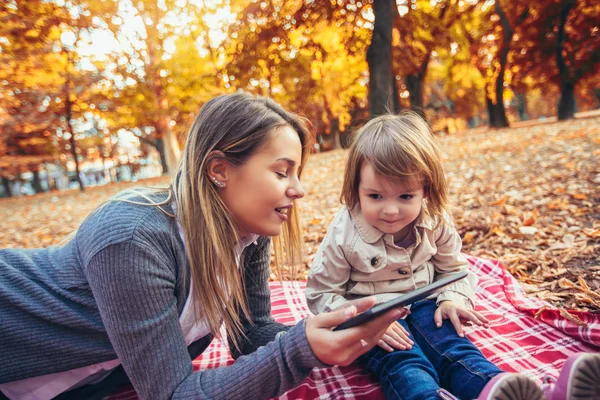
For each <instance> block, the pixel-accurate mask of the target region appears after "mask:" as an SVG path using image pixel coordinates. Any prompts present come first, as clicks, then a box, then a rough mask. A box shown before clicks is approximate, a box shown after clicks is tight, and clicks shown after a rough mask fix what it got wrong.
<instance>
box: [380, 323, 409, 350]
mask: <svg viewBox="0 0 600 400" xmlns="http://www.w3.org/2000/svg"><path fill="white" fill-rule="evenodd" d="M413 344H414V342H413V341H412V340H410V334H409V333H408V332H407V331H406V329H404V327H403V326H402V325H400V323H399V322H398V321H394V322H392V324H391V325H390V326H389V327H388V328H387V330H386V331H385V334H384V335H383V336H382V337H381V339H379V342H378V343H377V345H379V347H381V348H382V349H384V350H386V351H389V352H392V351H394V349H398V350H410V349H412V345H413Z"/></svg>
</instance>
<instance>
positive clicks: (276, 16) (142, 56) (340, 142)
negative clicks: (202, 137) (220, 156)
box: [0, 0, 600, 312]
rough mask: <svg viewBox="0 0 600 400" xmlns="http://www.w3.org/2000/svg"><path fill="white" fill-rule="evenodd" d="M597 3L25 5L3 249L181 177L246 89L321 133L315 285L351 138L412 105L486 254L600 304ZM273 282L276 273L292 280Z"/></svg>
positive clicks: (1, 113) (7, 21)
mask: <svg viewBox="0 0 600 400" xmlns="http://www.w3.org/2000/svg"><path fill="white" fill-rule="evenodd" d="M599 66H600V3H598V2H597V1H595V0H544V1H539V0H537V1H534V0H522V1H519V2H514V1H506V0H497V1H493V0H485V1H484V0H397V1H394V0H374V1H355V0H337V1H330V0H327V1H321V0H312V1H310V0H304V1H300V0H299V1H275V0H264V1H261V0H258V1H249V0H243V1H242V0H229V1H226V0H224V1H221V0H214V1H205V2H203V1H200V0H195V1H192V0H190V1H186V0H161V1H156V0H152V1H149V0H137V1H136V0H73V1H65V0H45V1H33V0H29V1H23V0H21V1H18V0H8V1H4V2H3V3H2V5H0V179H1V180H2V185H0V196H2V197H6V198H5V199H0V247H2V248H4V247H41V246H49V245H56V244H58V243H60V241H61V240H62V239H63V238H64V237H65V236H66V235H67V234H68V233H70V232H72V231H73V230H74V229H76V228H77V226H78V225H79V224H80V223H81V221H82V220H83V218H85V216H86V215H87V214H89V212H91V211H92V210H93V209H94V208H95V207H97V206H98V205H99V204H101V202H102V201H104V200H106V199H108V198H109V197H110V196H111V195H113V194H115V193H116V192H118V191H119V190H122V189H123V188H126V187H130V186H132V185H134V186H139V185H165V184H167V183H168V173H169V171H171V170H172V169H173V167H174V165H176V163H177V160H178V158H179V154H180V148H181V145H182V144H183V143H184V141H185V135H186V130H187V129H188V128H189V126H190V124H191V121H192V120H193V118H194V116H195V114H196V113H197V111H198V109H199V108H200V107H201V105H202V104H203V103H205V102H206V101H207V100H209V99H210V98H212V97H214V96H216V95H218V94H222V93H228V92H233V91H235V90H239V89H241V90H245V91H247V92H250V93H253V94H259V95H263V96H268V97H271V98H273V99H275V100H276V101H278V102H279V103H281V104H282V105H283V106H284V107H286V108H287V109H289V110H291V111H294V112H296V113H299V114H301V115H304V116H306V117H307V118H308V119H309V120H310V121H311V123H312V125H313V128H314V131H315V134H316V139H317V141H316V143H317V146H315V154H314V155H313V157H312V159H311V161H310V162H309V165H308V167H307V169H306V174H305V176H304V178H303V179H304V184H305V186H306V188H307V196H306V198H305V199H303V200H302V201H301V207H302V209H303V223H304V234H305V251H306V255H305V260H304V263H303V265H302V266H300V268H297V269H296V272H295V273H292V269H290V268H287V267H285V266H284V268H283V276H282V278H284V279H303V278H305V277H306V273H307V270H308V267H309V266H310V262H311V260H312V257H313V256H314V253H315V251H316V248H317V247H318V244H319V242H320V241H321V240H322V238H323V235H324V233H325V231H326V228H327V225H328V224H329V222H330V221H331V218H332V216H333V214H334V213H335V212H336V211H337V209H338V208H339V206H340V204H339V191H340V187H341V178H342V173H343V166H344V161H345V157H346V152H345V150H344V148H345V147H346V146H347V143H348V138H349V137H350V135H351V133H352V132H353V131H354V130H355V129H356V128H357V127H359V126H360V125H361V124H362V123H364V122H365V121H366V120H368V118H369V117H370V116H372V115H378V114H381V113H382V112H384V111H385V110H388V109H389V110H392V111H394V112H399V111H400V110H403V109H412V110H414V111H416V112H418V113H420V114H421V115H423V116H424V117H425V118H426V119H427V120H428V122H429V123H430V125H431V127H432V130H433V131H434V132H435V133H436V135H437V138H438V140H439V143H440V146H441V148H442V151H443V153H444V158H445V163H446V170H447V174H448V177H449V180H450V184H451V196H452V202H453V213H454V218H455V222H456V225H457V229H458V230H459V232H460V234H461V236H462V238H463V242H464V251H465V252H466V253H468V254H472V255H476V256H480V257H486V258H493V259H499V260H501V261H502V262H503V263H504V264H505V265H506V266H507V268H508V270H509V271H510V272H511V273H512V274H513V275H515V276H516V277H517V278H518V279H519V280H520V282H521V284H522V286H523V287H524V289H525V291H526V292H528V293H530V294H531V295H533V296H537V297H540V298H542V299H545V300H547V301H549V302H550V303H552V304H554V305H556V306H557V307H559V308H562V309H579V310H590V311H593V312H599V311H600V294H599V293H600V190H599V187H600V117H599V116H600V111H598V109H599V108H600V68H599ZM273 278H274V279H275V278H276V276H275V274H273Z"/></svg>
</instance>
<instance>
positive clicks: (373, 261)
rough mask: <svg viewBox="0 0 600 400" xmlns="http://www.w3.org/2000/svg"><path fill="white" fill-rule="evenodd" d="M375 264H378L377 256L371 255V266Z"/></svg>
mask: <svg viewBox="0 0 600 400" xmlns="http://www.w3.org/2000/svg"><path fill="white" fill-rule="evenodd" d="M377 264H379V257H373V258H371V266H372V267H374V266H376V265H377Z"/></svg>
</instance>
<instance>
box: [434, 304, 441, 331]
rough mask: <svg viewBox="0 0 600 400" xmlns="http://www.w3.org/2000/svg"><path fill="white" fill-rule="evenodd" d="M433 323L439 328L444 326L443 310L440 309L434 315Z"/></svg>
mask: <svg viewBox="0 0 600 400" xmlns="http://www.w3.org/2000/svg"><path fill="white" fill-rule="evenodd" d="M433 321H434V322H435V326H437V327H438V328H439V327H440V326H442V310H441V309H440V308H439V307H438V308H437V310H435V313H434V314H433Z"/></svg>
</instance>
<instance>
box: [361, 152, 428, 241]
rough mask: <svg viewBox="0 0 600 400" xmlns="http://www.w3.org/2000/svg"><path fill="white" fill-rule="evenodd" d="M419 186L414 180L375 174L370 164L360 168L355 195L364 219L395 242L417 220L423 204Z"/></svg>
mask: <svg viewBox="0 0 600 400" xmlns="http://www.w3.org/2000/svg"><path fill="white" fill-rule="evenodd" d="M423 195H424V194H423V187H422V185H419V184H418V182H416V181H415V182H411V181H407V182H394V181H391V180H389V179H386V178H384V177H382V176H381V175H378V174H377V173H376V172H375V169H374V168H373V166H372V165H371V164H370V163H364V164H363V166H362V168H361V170H360V181H359V185H358V197H359V201H360V208H361V211H362V214H363V216H364V217H365V220H366V221H367V222H368V223H369V224H371V225H373V226H374V227H375V228H377V229H379V230H380V231H382V232H383V233H388V234H392V235H394V241H395V242H399V241H401V240H402V239H404V238H405V237H406V235H407V234H408V232H409V229H410V224H411V223H412V222H413V221H414V220H415V219H417V217H418V216H419V213H420V212H421V207H422V204H423Z"/></svg>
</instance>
